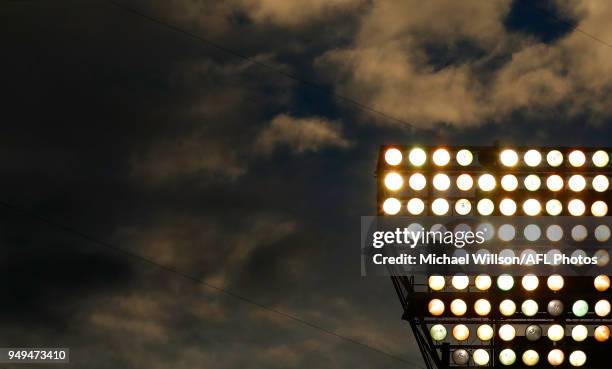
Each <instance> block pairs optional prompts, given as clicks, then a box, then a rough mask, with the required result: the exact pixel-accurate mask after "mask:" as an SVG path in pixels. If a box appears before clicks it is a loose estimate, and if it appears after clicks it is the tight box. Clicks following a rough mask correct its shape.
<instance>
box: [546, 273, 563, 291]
mask: <svg viewBox="0 0 612 369" xmlns="http://www.w3.org/2000/svg"><path fill="white" fill-rule="evenodd" d="M546 284H547V285H548V288H549V289H550V290H551V291H555V292H557V291H560V290H561V289H562V288H563V285H564V284H565V281H564V280H563V277H562V276H560V275H559V274H553V275H551V276H549V277H548V279H547V280H546Z"/></svg>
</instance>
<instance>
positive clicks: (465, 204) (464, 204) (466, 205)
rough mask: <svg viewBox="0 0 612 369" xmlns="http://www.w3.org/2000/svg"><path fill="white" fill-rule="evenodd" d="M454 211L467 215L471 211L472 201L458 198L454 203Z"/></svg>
mask: <svg viewBox="0 0 612 369" xmlns="http://www.w3.org/2000/svg"><path fill="white" fill-rule="evenodd" d="M455 211H456V212H457V214H459V215H468V214H469V213H470V211H472V203H471V202H470V200H468V199H459V200H457V202H456V203H455Z"/></svg>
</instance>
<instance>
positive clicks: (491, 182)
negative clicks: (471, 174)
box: [478, 173, 496, 191]
mask: <svg viewBox="0 0 612 369" xmlns="http://www.w3.org/2000/svg"><path fill="white" fill-rule="evenodd" d="M495 185H496V182H495V177H493V176H492V175H491V174H488V173H485V174H483V175H481V176H480V177H478V187H480V189H481V190H483V191H493V189H495Z"/></svg>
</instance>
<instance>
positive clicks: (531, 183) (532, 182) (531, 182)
mask: <svg viewBox="0 0 612 369" xmlns="http://www.w3.org/2000/svg"><path fill="white" fill-rule="evenodd" d="M523 184H524V185H525V188H526V189H527V190H528V191H537V190H538V189H539V188H540V186H541V185H542V181H541V180H540V177H538V176H536V175H535V174H530V175H528V176H527V177H525V180H524V181H523Z"/></svg>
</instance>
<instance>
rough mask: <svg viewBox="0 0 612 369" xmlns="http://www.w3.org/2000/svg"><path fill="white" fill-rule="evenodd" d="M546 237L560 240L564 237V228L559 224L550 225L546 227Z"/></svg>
mask: <svg viewBox="0 0 612 369" xmlns="http://www.w3.org/2000/svg"><path fill="white" fill-rule="evenodd" d="M546 238H548V239H549V240H550V241H553V242H557V241H560V240H561V239H562V238H563V228H561V226H560V225H558V224H552V225H549V226H548V228H546Z"/></svg>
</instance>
